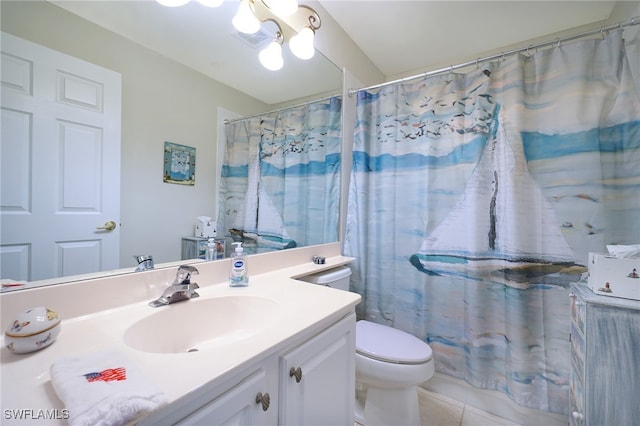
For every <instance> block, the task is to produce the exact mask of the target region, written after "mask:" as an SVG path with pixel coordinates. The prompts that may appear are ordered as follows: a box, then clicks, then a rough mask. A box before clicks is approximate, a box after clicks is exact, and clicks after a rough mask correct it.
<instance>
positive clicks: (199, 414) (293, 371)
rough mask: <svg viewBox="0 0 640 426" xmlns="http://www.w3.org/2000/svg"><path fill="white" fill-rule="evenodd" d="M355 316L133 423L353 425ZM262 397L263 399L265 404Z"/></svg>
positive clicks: (287, 344) (297, 340) (285, 345)
mask: <svg viewBox="0 0 640 426" xmlns="http://www.w3.org/2000/svg"><path fill="white" fill-rule="evenodd" d="M355 321H356V319H355V314H354V313H350V314H349V315H347V316H345V317H343V318H342V319H340V320H339V321H337V322H335V323H334V324H333V325H331V326H329V327H328V328H325V329H324V330H322V331H320V332H319V333H317V334H304V335H302V336H298V337H297V338H296V337H294V338H292V339H291V341H290V342H289V341H288V342H284V343H283V345H278V347H279V348H280V349H279V350H276V351H274V352H273V353H269V354H266V355H265V356H264V357H263V358H262V359H257V360H254V361H252V362H250V363H249V364H247V365H244V366H240V367H239V370H238V372H237V373H235V374H233V375H232V376H231V377H230V378H228V379H225V380H223V381H222V382H217V381H215V380H213V381H212V382H210V383H207V384H205V385H204V386H201V387H200V388H198V389H197V390H195V391H193V392H191V393H190V394H187V395H185V396H183V397H181V398H179V399H178V400H176V401H175V402H173V403H171V404H169V405H167V406H165V407H163V408H161V409H160V410H158V411H156V412H154V413H152V414H151V415H149V416H147V417H145V418H144V419H142V420H141V421H140V422H139V423H138V424H140V425H152V424H178V425H226V424H233V425H305V426H307V425H314V424H315V425H327V426H328V425H349V424H353V423H354V404H355V395H354V393H355ZM265 398H267V399H268V403H267V402H266V400H265Z"/></svg>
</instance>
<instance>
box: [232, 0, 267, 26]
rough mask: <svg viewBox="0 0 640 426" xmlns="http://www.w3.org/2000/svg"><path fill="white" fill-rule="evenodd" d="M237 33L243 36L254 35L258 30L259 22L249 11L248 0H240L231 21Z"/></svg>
mask: <svg viewBox="0 0 640 426" xmlns="http://www.w3.org/2000/svg"><path fill="white" fill-rule="evenodd" d="M231 22H232V23H233V26H234V27H236V29H237V30H238V31H240V32H241V33H245V34H255V33H257V32H258V30H259V29H260V21H258V18H256V16H255V15H254V14H253V12H252V11H251V6H249V0H242V1H241V2H240V7H239V8H238V12H237V13H236V16H234V17H233V19H232V20H231Z"/></svg>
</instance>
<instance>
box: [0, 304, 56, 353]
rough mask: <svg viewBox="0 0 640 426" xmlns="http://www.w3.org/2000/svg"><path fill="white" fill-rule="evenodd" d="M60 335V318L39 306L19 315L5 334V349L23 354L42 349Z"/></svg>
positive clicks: (54, 312)
mask: <svg viewBox="0 0 640 426" xmlns="http://www.w3.org/2000/svg"><path fill="white" fill-rule="evenodd" d="M58 334H60V316H59V315H58V313H57V312H56V311H54V310H52V309H49V308H45V307H43V306H39V307H37V308H31V309H27V310H26V311H24V312H22V313H20V314H19V315H18V316H17V317H16V318H15V319H14V320H13V321H12V323H11V324H10V325H9V328H7V331H6V332H5V336H4V342H5V346H6V347H7V349H9V350H10V351H11V352H14V353H17V354H24V353H29V352H34V351H37V350H40V349H44V348H46V347H47V346H49V345H50V344H52V343H53V342H54V341H55V340H56V337H58Z"/></svg>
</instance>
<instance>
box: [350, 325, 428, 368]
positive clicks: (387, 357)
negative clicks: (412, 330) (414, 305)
mask: <svg viewBox="0 0 640 426" xmlns="http://www.w3.org/2000/svg"><path fill="white" fill-rule="evenodd" d="M356 352H357V353H359V354H361V355H364V356H367V357H369V358H374V359H377V360H380V361H385V362H395V363H398V364H422V363H425V362H427V361H429V360H430V359H431V356H432V353H431V348H430V347H429V345H428V344H427V343H425V342H423V341H422V340H420V339H418V338H417V337H415V336H412V335H411V334H409V333H405V332H404V331H400V330H396V329H395V328H391V327H387V326H385V325H381V324H376V323H373V322H370V321H364V320H361V321H358V322H357V323H356Z"/></svg>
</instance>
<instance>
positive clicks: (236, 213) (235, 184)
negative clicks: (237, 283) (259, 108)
mask: <svg viewBox="0 0 640 426" xmlns="http://www.w3.org/2000/svg"><path fill="white" fill-rule="evenodd" d="M341 112H342V101H341V98H340V97H338V96H336V97H332V98H329V99H325V100H320V101H315V102H311V103H307V104H305V105H301V106H296V107H291V108H288V109H286V110H279V111H275V112H270V113H264V114H262V115H260V116H256V117H250V118H246V119H242V120H239V121H233V122H230V123H228V124H227V125H226V127H225V131H226V135H227V145H226V152H225V159H224V162H223V166H222V177H221V185H220V197H219V199H220V200H221V202H220V205H219V213H218V229H223V230H224V232H225V233H229V232H230V233H231V235H233V236H234V238H236V239H240V238H241V237H244V238H243V239H244V242H245V246H246V247H247V251H248V252H249V253H252V252H263V251H271V250H278V249H285V248H292V247H296V246H306V245H310V244H322V243H326V242H332V241H337V239H338V230H337V227H338V205H339V196H340V193H339V192H340V140H341V138H340V136H341V126H340V124H341Z"/></svg>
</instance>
